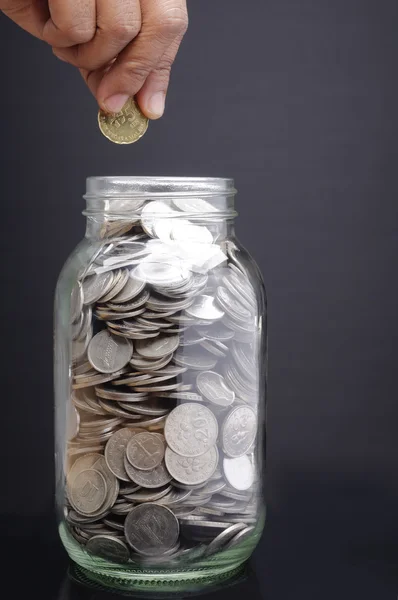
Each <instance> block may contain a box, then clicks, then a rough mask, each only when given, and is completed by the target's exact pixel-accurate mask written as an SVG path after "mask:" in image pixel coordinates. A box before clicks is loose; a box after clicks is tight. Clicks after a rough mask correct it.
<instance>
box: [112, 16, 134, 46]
mask: <svg viewBox="0 0 398 600" xmlns="http://www.w3.org/2000/svg"><path fill="white" fill-rule="evenodd" d="M140 30H141V22H140V21H138V20H136V19H135V20H128V19H123V20H122V19H121V20H117V21H115V22H114V23H112V25H111V26H110V28H109V33H110V34H111V36H112V37H114V38H116V39H117V40H122V41H126V42H129V41H130V40H132V39H134V38H135V37H137V35H138V34H139V32H140Z"/></svg>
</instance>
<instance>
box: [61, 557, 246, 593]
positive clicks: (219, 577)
mask: <svg viewBox="0 0 398 600" xmlns="http://www.w3.org/2000/svg"><path fill="white" fill-rule="evenodd" d="M246 565H247V563H246V561H245V562H244V563H242V564H241V565H239V566H238V567H233V568H231V569H229V570H227V571H225V572H223V573H219V572H218V571H217V572H214V573H209V572H206V573H199V572H195V570H193V571H192V572H190V573H189V576H188V577H187V576H186V577H183V574H182V573H178V574H175V575H174V576H173V578H171V579H170V580H168V579H166V578H165V577H164V574H162V573H152V574H151V575H150V579H148V578H147V577H148V573H141V574H140V573H139V572H137V573H134V574H133V573H128V574H126V575H127V577H117V578H116V577H112V576H107V575H104V574H103V573H97V572H95V571H90V570H88V569H85V568H83V567H81V566H79V565H77V564H73V565H72V566H71V568H70V572H69V577H70V578H71V579H72V581H74V582H75V583H78V584H81V585H84V586H86V587H92V588H94V589H97V590H104V591H110V590H114V591H118V592H119V593H120V592H125V593H126V594H128V595H129V594H133V595H134V597H140V595H142V596H148V595H150V596H151V597H157V596H158V595H163V594H165V593H166V594H167V597H168V598H169V597H170V595H171V594H172V595H173V596H175V597H179V595H180V594H181V596H180V597H182V598H184V597H186V594H188V593H189V595H197V594H200V593H209V592H215V591H217V589H219V587H221V586H222V587H223V589H224V588H225V586H226V585H227V586H232V585H235V584H236V583H239V582H240V581H243V580H244V579H245V578H246Z"/></svg>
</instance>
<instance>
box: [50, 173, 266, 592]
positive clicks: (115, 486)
mask: <svg viewBox="0 0 398 600" xmlns="http://www.w3.org/2000/svg"><path fill="white" fill-rule="evenodd" d="M234 194H235V189H234V186H233V181H232V180H230V179H211V178H192V179H190V178H157V177H155V178H144V177H142V178H140V177H120V178H111V177H93V178H89V179H88V180H87V193H86V196H85V198H86V201H87V208H86V211H85V213H84V214H85V215H86V217H87V229H86V237H85V239H84V240H83V242H81V244H80V245H79V246H78V247H77V249H76V250H75V251H74V252H73V254H72V255H71V257H70V258H69V259H68V261H67V262H66V264H65V266H64V268H63V270H62V273H61V275H60V278H59V281H58V285H57V290H56V302H55V399H56V478H57V486H56V494H57V510H58V518H59V531H60V535H61V538H62V541H63V544H64V546H65V548H66V550H67V552H68V553H69V555H70V557H71V558H72V560H73V561H75V563H77V564H78V565H79V566H80V567H81V568H83V569H84V570H85V573H86V574H87V576H89V577H94V578H96V579H97V580H98V579H99V580H101V581H103V582H104V583H106V584H107V585H111V586H112V585H114V586H115V587H123V588H126V587H127V588H128V587H133V588H134V587H135V588H137V587H138V588H139V587H140V586H142V587H143V588H145V589H146V588H147V586H148V585H155V586H159V585H163V584H164V585H166V584H165V581H166V580H167V581H168V582H169V583H171V584H172V585H173V587H174V589H175V586H176V585H177V586H178V585H180V586H182V587H183V588H184V587H189V585H190V584H192V583H193V584H194V585H199V586H200V585H201V583H203V584H204V583H205V582H206V581H212V580H214V579H218V580H220V579H222V578H224V577H227V576H230V575H231V574H232V573H234V572H236V570H237V569H239V567H240V565H242V564H243V563H244V562H245V561H246V560H247V558H248V557H249V556H250V554H251V553H252V551H253V549H254V547H255V545H256V543H257V542H258V540H259V537H260V535H261V532H262V528H263V523H264V517H265V504H264V500H263V493H262V490H263V474H264V464H263V463H264V456H263V448H264V443H263V442H264V422H265V394H266V303H265V294H264V290H263V284H262V279H261V276H260V273H259V270H258V268H257V267H256V265H255V263H254V261H253V260H252V258H251V257H250V256H249V254H248V253H247V252H246V250H245V249H244V248H243V247H242V246H241V245H240V243H239V242H238V240H237V239H236V237H235V232H234V217H235V215H236V213H235V210H234ZM157 589H159V588H157Z"/></svg>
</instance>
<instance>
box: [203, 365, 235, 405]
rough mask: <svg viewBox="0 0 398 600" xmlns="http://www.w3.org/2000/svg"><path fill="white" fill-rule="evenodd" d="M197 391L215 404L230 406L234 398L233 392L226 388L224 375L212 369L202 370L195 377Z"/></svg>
mask: <svg viewBox="0 0 398 600" xmlns="http://www.w3.org/2000/svg"><path fill="white" fill-rule="evenodd" d="M196 385H197V386H198V390H199V392H200V393H201V394H202V396H204V397H205V398H207V400H209V401H210V402H212V403H213V404H216V405H217V406H222V407H225V406H230V405H231V404H232V403H233V401H234V400H235V393H234V392H233V391H232V390H230V389H229V388H228V386H227V385H226V383H225V380H224V377H222V376H221V375H219V374H218V373H215V372H214V371H202V372H201V373H199V375H198V376H197V378H196Z"/></svg>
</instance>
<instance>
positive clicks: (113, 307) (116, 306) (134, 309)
mask: <svg viewBox="0 0 398 600" xmlns="http://www.w3.org/2000/svg"><path fill="white" fill-rule="evenodd" d="M130 280H131V281H136V280H135V279H132V278H131V277H130ZM138 284H140V285H141V286H143V287H144V286H145V283H143V282H142V281H138V282H137V285H138ZM123 291H124V290H123ZM148 298H149V292H148V291H147V290H144V289H143V290H141V292H140V293H139V294H138V295H137V296H134V298H131V300H129V301H128V302H123V303H118V302H116V300H117V298H114V299H113V300H112V302H108V303H107V304H106V306H104V307H101V310H102V311H108V312H119V313H122V314H123V315H126V314H131V313H136V316H139V315H140V314H142V313H143V312H145V311H144V310H141V309H143V308H144V304H145V303H146V301H147V300H148ZM132 316H135V315H132Z"/></svg>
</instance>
